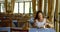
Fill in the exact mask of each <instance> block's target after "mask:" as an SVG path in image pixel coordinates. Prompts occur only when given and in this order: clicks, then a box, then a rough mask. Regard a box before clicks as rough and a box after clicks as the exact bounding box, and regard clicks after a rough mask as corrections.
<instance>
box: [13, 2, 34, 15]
mask: <svg viewBox="0 0 60 32" xmlns="http://www.w3.org/2000/svg"><path fill="white" fill-rule="evenodd" d="M13 13H25V14H26V13H33V11H32V2H17V3H15V6H14V12H13Z"/></svg>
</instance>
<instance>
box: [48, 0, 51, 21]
mask: <svg viewBox="0 0 60 32" xmlns="http://www.w3.org/2000/svg"><path fill="white" fill-rule="evenodd" d="M51 12H52V0H48V17H49V18H48V19H49V21H52V15H51Z"/></svg>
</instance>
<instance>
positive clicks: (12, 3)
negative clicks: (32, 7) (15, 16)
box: [11, 0, 15, 13]
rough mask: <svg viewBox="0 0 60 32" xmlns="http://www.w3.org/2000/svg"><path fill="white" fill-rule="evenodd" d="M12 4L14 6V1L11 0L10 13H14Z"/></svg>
mask: <svg viewBox="0 0 60 32" xmlns="http://www.w3.org/2000/svg"><path fill="white" fill-rule="evenodd" d="M14 4H15V0H11V10H12V13H13V11H14Z"/></svg>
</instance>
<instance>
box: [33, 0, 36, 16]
mask: <svg viewBox="0 0 60 32" xmlns="http://www.w3.org/2000/svg"><path fill="white" fill-rule="evenodd" d="M32 8H33V16H34V17H35V14H36V0H32Z"/></svg>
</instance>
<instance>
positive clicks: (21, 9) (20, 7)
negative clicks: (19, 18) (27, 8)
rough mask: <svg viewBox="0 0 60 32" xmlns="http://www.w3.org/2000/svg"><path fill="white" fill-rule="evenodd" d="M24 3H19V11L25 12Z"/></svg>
mask: <svg viewBox="0 0 60 32" xmlns="http://www.w3.org/2000/svg"><path fill="white" fill-rule="evenodd" d="M23 10H24V3H19V13H23Z"/></svg>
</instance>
